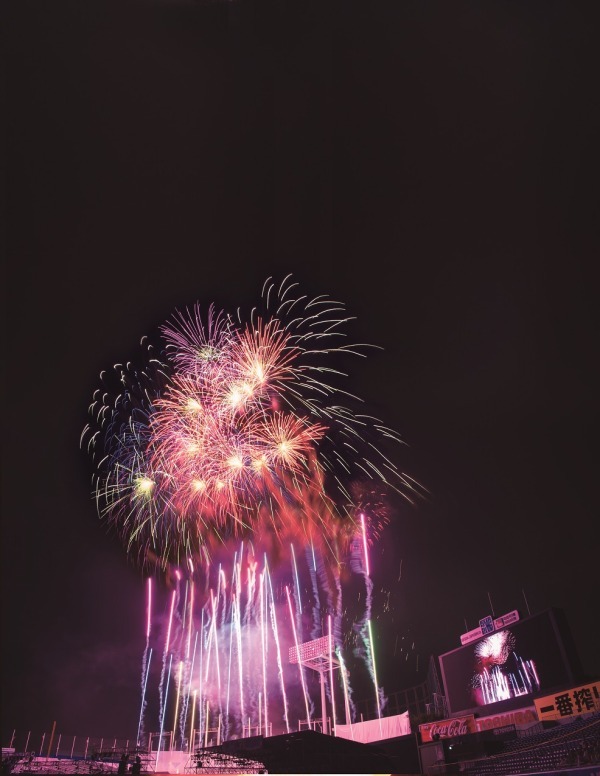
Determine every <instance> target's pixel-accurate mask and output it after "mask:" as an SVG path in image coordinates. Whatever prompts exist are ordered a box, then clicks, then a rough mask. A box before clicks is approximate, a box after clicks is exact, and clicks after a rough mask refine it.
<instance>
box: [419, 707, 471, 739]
mask: <svg viewBox="0 0 600 776" xmlns="http://www.w3.org/2000/svg"><path fill="white" fill-rule="evenodd" d="M476 732H477V728H476V726H475V717H474V716H473V714H467V715H466V716H465V717H452V719H440V720H436V721H435V722H427V723H425V724H424V725H419V733H420V734H421V741H422V742H423V743H424V744H425V743H427V742H428V741H437V740H438V738H455V737H456V736H465V735H467V733H476Z"/></svg>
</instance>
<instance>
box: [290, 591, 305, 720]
mask: <svg viewBox="0 0 600 776" xmlns="http://www.w3.org/2000/svg"><path fill="white" fill-rule="evenodd" d="M285 593H286V595H287V602H288V606H289V609H290V620H291V623H292V630H293V631H294V645H295V647H296V655H297V657H298V670H299V671H300V682H301V684H302V692H303V694H304V705H305V707H306V721H307V723H308V727H309V728H310V726H311V720H310V709H309V702H308V693H307V692H306V683H305V681H304V667H303V666H302V663H301V661H300V645H299V643H298V636H297V634H296V626H295V625H294V612H293V610H292V599H291V598H290V589H289V587H288V586H287V585H286V587H285Z"/></svg>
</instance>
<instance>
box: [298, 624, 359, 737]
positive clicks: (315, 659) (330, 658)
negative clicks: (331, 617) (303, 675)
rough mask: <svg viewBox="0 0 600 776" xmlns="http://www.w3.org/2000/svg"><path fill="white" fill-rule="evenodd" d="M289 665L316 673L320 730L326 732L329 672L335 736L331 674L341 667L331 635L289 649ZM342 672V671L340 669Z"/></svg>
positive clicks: (334, 722)
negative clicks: (319, 707) (319, 687)
mask: <svg viewBox="0 0 600 776" xmlns="http://www.w3.org/2000/svg"><path fill="white" fill-rule="evenodd" d="M289 659H290V663H295V664H298V663H300V665H301V666H304V667H305V668H310V669H312V670H313V671H317V673H318V674H319V678H320V682H321V717H322V722H321V724H322V730H323V732H324V733H325V732H326V724H325V720H326V718H327V716H326V715H327V711H326V705H325V674H326V673H327V672H328V671H329V675H330V678H331V682H330V685H331V698H332V705H333V727H334V735H335V724H336V721H335V698H334V694H333V693H334V688H333V672H334V670H335V669H337V668H340V669H342V666H341V664H340V661H339V660H338V658H337V657H336V655H335V648H334V645H333V638H332V636H331V633H329V634H328V635H327V636H321V638H319V639H313V640H312V641H305V642H304V643H303V644H299V645H298V648H296V647H295V646H294V647H290V650H289ZM342 670H343V669H342ZM347 717H348V709H347V708H346V723H349V720H348V718H347Z"/></svg>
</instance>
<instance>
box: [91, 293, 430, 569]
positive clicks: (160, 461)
mask: <svg viewBox="0 0 600 776" xmlns="http://www.w3.org/2000/svg"><path fill="white" fill-rule="evenodd" d="M296 285H297V284H292V283H291V282H290V281H289V279H286V280H284V282H283V283H282V284H281V285H280V286H279V288H276V286H275V284H274V283H273V282H272V281H267V283H266V284H265V286H264V288H263V297H262V309H261V311H259V310H257V309H256V308H255V309H254V310H253V311H252V312H251V314H250V316H249V317H248V319H247V320H246V321H244V320H242V317H241V315H240V314H238V315H237V316H236V317H234V316H232V315H229V314H227V313H226V312H217V311H216V310H215V309H214V307H210V308H209V310H208V313H207V315H206V316H205V317H203V316H202V314H201V310H200V306H199V305H195V306H194V307H193V308H192V309H191V310H186V311H185V312H181V311H179V312H176V313H175V314H174V315H173V317H172V318H171V319H170V320H169V321H168V322H167V323H165V324H164V325H163V326H162V327H161V329H160V333H161V337H162V345H161V346H160V347H154V346H153V345H152V344H151V343H150V341H149V340H147V339H144V340H143V343H142V344H143V349H142V357H141V359H140V363H139V364H137V365H136V364H133V363H132V362H128V363H127V364H126V365H123V364H116V365H115V368H114V370H113V371H112V372H111V373H103V374H104V377H103V382H104V384H105V388H104V389H100V390H98V391H97V392H96V393H95V394H94V401H93V403H92V405H91V407H90V415H91V421H90V423H89V425H88V426H87V427H86V429H85V430H84V434H83V440H84V442H85V443H86V445H87V447H88V449H89V451H90V453H91V455H92V457H93V460H94V463H95V473H94V491H95V498H96V502H97V505H98V509H99V512H100V515H101V517H103V518H105V519H106V520H107V521H108V522H109V523H110V524H111V525H112V526H114V527H115V528H116V529H117V531H118V532H119V534H120V535H121V536H122V538H123V540H124V542H125V544H126V547H127V549H128V551H129V552H130V553H132V554H137V555H138V557H139V558H140V559H141V560H142V561H143V562H144V561H148V560H151V559H158V560H159V562H161V563H162V565H166V564H167V563H169V562H173V563H175V564H182V563H183V562H185V560H186V559H187V560H188V562H191V560H190V559H191V558H193V557H196V558H198V557H200V558H201V557H203V556H204V554H206V553H209V554H210V553H212V552H214V550H215V548H216V547H218V546H222V545H226V544H227V543H228V542H229V541H230V540H231V539H239V538H243V537H250V538H251V537H252V536H253V535H260V536H261V539H262V540H263V542H265V543H267V542H270V543H271V545H272V546H281V545H283V544H285V546H288V545H289V543H290V542H291V540H293V539H296V540H297V541H300V542H301V543H302V544H303V545H305V546H306V545H308V544H311V545H313V547H314V545H317V548H318V549H319V550H320V551H322V552H324V553H326V554H328V555H330V556H332V557H334V558H336V559H339V557H340V553H341V552H342V551H343V550H344V547H345V545H346V543H347V542H348V540H349V538H350V537H351V536H352V535H353V533H354V531H355V529H356V521H357V510H358V508H359V507H361V506H362V501H363V499H362V496H359V502H361V503H357V501H356V500H355V498H354V497H353V495H352V493H353V491H354V493H356V482H357V481H359V480H361V479H362V480H365V479H366V480H367V481H370V482H373V481H376V482H379V483H383V484H384V485H385V486H386V487H392V488H396V489H397V490H399V491H400V492H402V494H403V495H404V496H405V497H407V498H409V499H410V498H411V497H412V495H413V494H415V493H416V492H417V490H418V488H417V486H416V484H415V483H414V482H413V481H412V480H410V478H408V477H407V476H406V475H404V474H403V473H402V472H400V471H398V470H397V469H396V467H395V466H394V465H393V464H392V463H391V462H390V460H389V459H388V458H387V457H386V456H385V455H384V454H383V453H382V452H379V450H378V447H377V444H375V442H376V441H377V438H379V439H383V438H391V439H394V440H396V441H399V440H398V437H397V435H396V434H395V433H394V432H392V431H390V430H389V429H387V428H386V427H385V426H383V425H382V424H381V423H380V422H379V421H378V420H376V419H374V418H371V417H369V416H367V415H364V414H359V413H357V412H356V411H354V409H353V407H354V406H355V405H357V400H356V399H355V397H352V396H351V394H349V393H347V392H346V391H345V390H344V389H343V388H342V387H341V385H342V383H343V375H342V373H341V371H339V370H336V369H335V368H333V367H332V366H331V365H330V362H331V359H333V358H334V357H335V356H336V355H338V356H339V355H340V354H345V353H359V354H360V355H364V353H363V352H362V351H364V346H350V345H348V344H345V342H344V331H343V327H344V324H345V323H346V322H347V321H348V320H349V319H348V318H347V316H346V315H345V311H344V306H343V305H342V304H341V303H339V302H336V301H332V300H330V299H328V298H327V297H317V298H316V299H312V300H311V299H308V297H306V296H297V295H296V294H295V286H296ZM342 401H343V402H344V403H342ZM347 404H348V406H347ZM365 438H366V439H367V441H368V444H365V441H364V440H365ZM364 450H368V451H369V452H368V454H367V455H363V453H362V451H364ZM359 490H360V489H359ZM362 490H363V491H364V488H363V489H362ZM373 519H374V517H373V515H371V520H373ZM313 552H314V550H313Z"/></svg>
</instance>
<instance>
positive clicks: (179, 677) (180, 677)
mask: <svg viewBox="0 0 600 776" xmlns="http://www.w3.org/2000/svg"><path fill="white" fill-rule="evenodd" d="M182 682H183V660H180V661H179V668H178V670H177V695H176V699H175V713H174V714H173V737H174V738H175V746H177V737H176V736H177V719H178V717H177V712H178V711H179V701H180V698H181V684H182Z"/></svg>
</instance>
